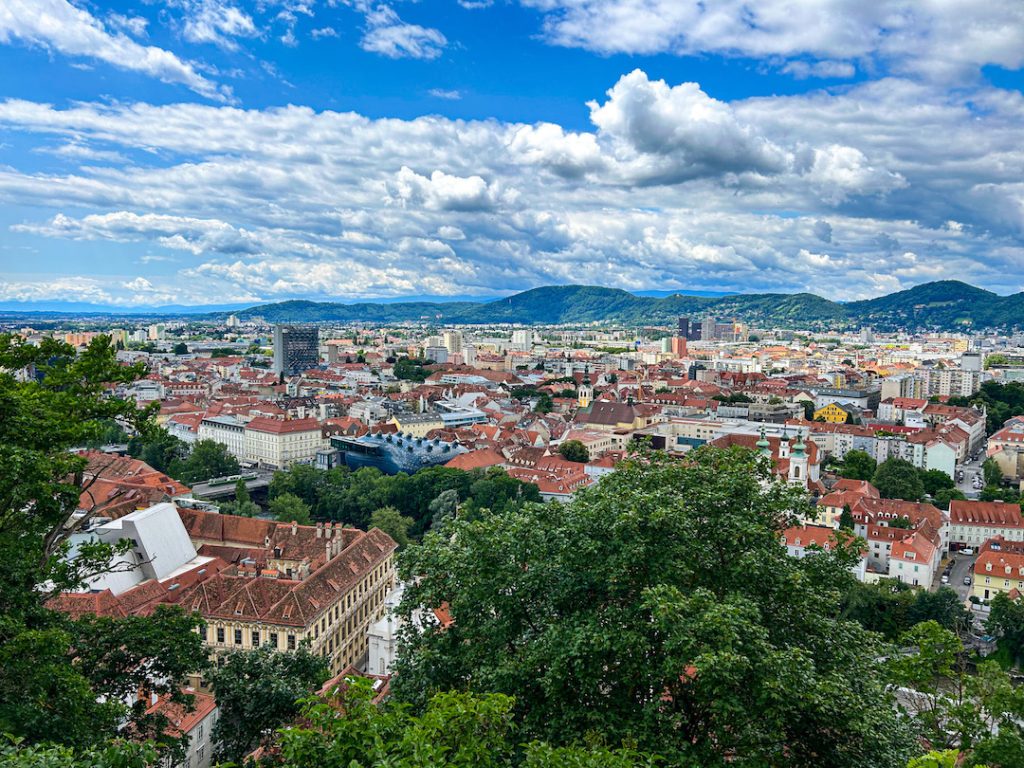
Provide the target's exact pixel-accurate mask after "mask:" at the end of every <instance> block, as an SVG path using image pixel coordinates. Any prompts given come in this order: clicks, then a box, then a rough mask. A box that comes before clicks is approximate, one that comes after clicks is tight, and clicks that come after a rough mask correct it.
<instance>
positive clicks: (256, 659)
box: [208, 646, 327, 762]
mask: <svg viewBox="0 0 1024 768" xmlns="http://www.w3.org/2000/svg"><path fill="white" fill-rule="evenodd" d="M222 662H223V663H221V664H220V665H218V666H217V667H215V668H214V669H212V670H211V671H210V673H209V674H208V678H209V681H210V684H211V685H212V686H213V692H214V695H215V696H216V698H217V706H219V707H220V718H219V719H218V720H217V725H216V726H215V727H214V730H213V740H214V741H215V742H216V743H217V756H218V759H220V760H230V761H233V762H240V761H241V759H242V758H243V757H245V755H247V754H248V753H249V752H251V751H252V750H253V749H255V748H256V747H257V746H259V744H260V743H261V740H262V739H263V738H264V737H266V736H269V735H270V734H271V733H272V732H273V731H274V729H276V728H278V727H280V726H281V725H283V724H285V723H287V722H289V721H291V720H292V719H293V718H294V717H296V716H297V715H298V714H299V711H300V705H299V703H298V702H299V700H300V699H304V698H306V697H307V696H308V695H309V694H310V693H312V691H313V690H314V689H316V688H317V687H319V686H320V685H321V684H322V683H323V682H324V681H325V680H326V679H327V663H326V661H325V660H324V659H323V658H321V657H320V656H314V655H313V654H312V653H310V652H309V651H308V650H307V649H306V648H299V649H297V650H295V651H290V652H288V653H281V652H278V651H275V650H272V649H271V648H270V647H269V646H263V647H261V648H258V649H255V650H247V651H232V652H230V653H228V654H226V655H225V656H223V657H222Z"/></svg>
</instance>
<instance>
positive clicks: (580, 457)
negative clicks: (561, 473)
mask: <svg viewBox="0 0 1024 768" xmlns="http://www.w3.org/2000/svg"><path fill="white" fill-rule="evenodd" d="M558 452H559V453H560V454H561V455H562V458H563V459H565V460H566V461H574V462H576V463H579V464H586V463H587V462H588V461H590V451H588V450H587V446H585V445H584V444H583V443H582V442H580V441H579V440H566V441H565V442H563V443H562V444H561V445H559V446H558Z"/></svg>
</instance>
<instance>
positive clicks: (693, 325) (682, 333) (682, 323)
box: [676, 317, 702, 341]
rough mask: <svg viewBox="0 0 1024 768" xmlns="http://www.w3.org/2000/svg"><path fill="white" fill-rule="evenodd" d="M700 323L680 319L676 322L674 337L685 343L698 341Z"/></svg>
mask: <svg viewBox="0 0 1024 768" xmlns="http://www.w3.org/2000/svg"><path fill="white" fill-rule="evenodd" d="M701 327H702V323H700V322H698V321H696V320H690V318H688V317H680V318H679V319H678V320H677V321H676V330H677V333H676V335H677V336H679V337H680V338H681V339H686V340H687V341H700V338H701V336H700V334H701Z"/></svg>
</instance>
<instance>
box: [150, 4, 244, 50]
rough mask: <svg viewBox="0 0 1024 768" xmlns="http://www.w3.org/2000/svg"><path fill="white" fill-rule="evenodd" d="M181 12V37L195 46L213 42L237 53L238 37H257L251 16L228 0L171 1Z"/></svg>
mask: <svg viewBox="0 0 1024 768" xmlns="http://www.w3.org/2000/svg"><path fill="white" fill-rule="evenodd" d="M168 5H169V6H170V7H172V8H177V9H179V10H180V11H181V12H182V16H183V18H182V29H181V33H182V37H184V38H185V39H186V40H188V41H189V42H192V43H212V44H213V45H217V46H219V47H221V48H224V49H227V50H232V51H233V50H236V49H237V48H238V43H237V42H236V40H235V38H238V37H254V36H256V34H258V30H257V29H256V23H255V22H254V21H253V19H252V17H251V16H250V15H249V14H248V13H246V12H245V11H243V10H242V9H241V8H239V7H238V6H236V5H234V4H232V3H230V2H226V1H225V0H168Z"/></svg>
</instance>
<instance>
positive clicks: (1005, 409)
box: [949, 381, 1024, 435]
mask: <svg viewBox="0 0 1024 768" xmlns="http://www.w3.org/2000/svg"><path fill="white" fill-rule="evenodd" d="M949 404H950V405H960V406H968V405H975V406H978V407H984V408H985V410H986V420H985V429H986V431H987V432H988V434H990V435H991V434H992V433H993V432H995V431H997V430H998V429H1000V428H1001V427H1002V426H1003V422H1005V421H1006V420H1007V419H1009V418H1010V417H1012V416H1017V415H1019V414H1021V413H1024V382H1020V381H1009V382H1006V383H1005V384H1002V383H1000V382H998V381H985V382H982V384H981V389H979V390H978V392H977V393H975V394H973V395H971V396H970V397H961V396H955V397H951V398H949Z"/></svg>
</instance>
